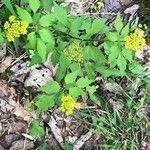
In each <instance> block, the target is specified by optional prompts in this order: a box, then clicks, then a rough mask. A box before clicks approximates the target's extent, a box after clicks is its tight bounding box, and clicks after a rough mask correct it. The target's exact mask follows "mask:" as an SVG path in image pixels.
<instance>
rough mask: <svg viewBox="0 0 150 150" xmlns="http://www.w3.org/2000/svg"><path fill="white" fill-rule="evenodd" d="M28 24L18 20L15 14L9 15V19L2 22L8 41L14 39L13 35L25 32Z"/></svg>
mask: <svg viewBox="0 0 150 150" xmlns="http://www.w3.org/2000/svg"><path fill="white" fill-rule="evenodd" d="M28 26H29V24H28V23H27V22H26V21H19V20H17V19H16V17H15V16H10V17H9V21H6V22H5V24H4V29H5V30H6V33H7V39H8V41H14V38H15V37H20V35H24V34H26V33H27V28H28Z"/></svg>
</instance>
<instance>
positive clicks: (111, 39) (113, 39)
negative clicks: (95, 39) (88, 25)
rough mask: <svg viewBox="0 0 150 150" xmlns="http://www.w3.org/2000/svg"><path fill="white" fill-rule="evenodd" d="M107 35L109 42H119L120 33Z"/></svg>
mask: <svg viewBox="0 0 150 150" xmlns="http://www.w3.org/2000/svg"><path fill="white" fill-rule="evenodd" d="M106 35H107V38H108V40H110V41H113V42H115V41H118V37H119V36H118V33H116V32H108V33H107V34H106Z"/></svg>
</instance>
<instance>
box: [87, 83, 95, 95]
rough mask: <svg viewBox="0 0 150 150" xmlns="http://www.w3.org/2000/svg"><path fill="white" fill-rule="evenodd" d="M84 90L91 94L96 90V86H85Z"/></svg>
mask: <svg viewBox="0 0 150 150" xmlns="http://www.w3.org/2000/svg"><path fill="white" fill-rule="evenodd" d="M86 90H87V91H88V92H89V93H90V94H93V93H95V92H96V86H94V85H93V86H87V87H86Z"/></svg>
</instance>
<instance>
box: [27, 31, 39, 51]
mask: <svg viewBox="0 0 150 150" xmlns="http://www.w3.org/2000/svg"><path fill="white" fill-rule="evenodd" d="M27 40H28V41H29V45H28V46H29V48H31V49H33V50H35V49H36V46H37V38H36V34H35V32H31V33H29V34H28V36H27Z"/></svg>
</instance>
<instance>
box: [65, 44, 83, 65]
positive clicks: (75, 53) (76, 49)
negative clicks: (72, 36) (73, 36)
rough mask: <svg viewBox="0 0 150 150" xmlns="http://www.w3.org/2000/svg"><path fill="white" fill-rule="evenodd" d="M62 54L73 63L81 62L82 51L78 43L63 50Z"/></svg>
mask: <svg viewBox="0 0 150 150" xmlns="http://www.w3.org/2000/svg"><path fill="white" fill-rule="evenodd" d="M64 54H65V55H66V56H67V58H68V59H69V60H71V61H73V62H78V63H82V62H83V50H82V47H81V46H80V45H79V43H72V44H71V45H70V46H69V47H67V48H66V49H64Z"/></svg>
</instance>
